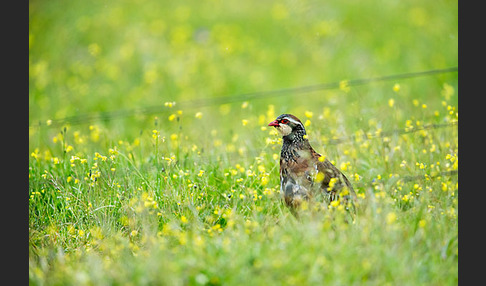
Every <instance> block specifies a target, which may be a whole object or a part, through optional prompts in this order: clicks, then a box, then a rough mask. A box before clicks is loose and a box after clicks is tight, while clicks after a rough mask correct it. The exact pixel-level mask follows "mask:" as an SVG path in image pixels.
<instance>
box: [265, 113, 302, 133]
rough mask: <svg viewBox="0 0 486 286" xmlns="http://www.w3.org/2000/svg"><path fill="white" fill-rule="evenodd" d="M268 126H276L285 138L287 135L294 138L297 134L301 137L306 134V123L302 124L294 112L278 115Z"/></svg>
mask: <svg viewBox="0 0 486 286" xmlns="http://www.w3.org/2000/svg"><path fill="white" fill-rule="evenodd" d="M268 126H273V127H275V129H277V131H278V132H280V134H281V135H282V137H284V138H285V137H287V138H289V139H293V138H294V137H295V136H296V135H299V137H301V136H303V135H305V134H306V133H305V128H304V124H302V122H301V121H300V119H299V118H297V117H295V116H294V115H292V114H282V115H280V116H279V117H277V119H275V120H274V121H272V122H270V123H269V124H268Z"/></svg>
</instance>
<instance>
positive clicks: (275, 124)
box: [268, 120, 280, 126]
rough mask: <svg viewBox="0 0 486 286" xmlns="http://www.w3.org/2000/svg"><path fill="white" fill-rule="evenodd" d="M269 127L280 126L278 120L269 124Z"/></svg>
mask: <svg viewBox="0 0 486 286" xmlns="http://www.w3.org/2000/svg"><path fill="white" fill-rule="evenodd" d="M268 126H280V124H278V121H277V120H274V121H272V122H270V123H268Z"/></svg>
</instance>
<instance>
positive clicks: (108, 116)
mask: <svg viewBox="0 0 486 286" xmlns="http://www.w3.org/2000/svg"><path fill="white" fill-rule="evenodd" d="M457 71H458V67H450V68H444V69H434V70H427V71H421V72H411V73H402V74H395V75H387V76H380V77H372V78H363V79H354V80H348V81H345V82H346V86H349V87H352V86H360V85H365V84H370V83H375V82H383V81H391V80H399V79H409V78H416V77H424V76H431V75H437V74H444V73H451V72H457ZM342 83H343V81H339V82H331V83H324V84H316V85H307V86H300V87H293V88H283V89H276V90H269V91H257V92H252V93H244V94H240V95H233V96H218V97H212V98H201V99H194V100H188V101H182V102H178V103H177V104H178V105H179V106H182V107H184V108H195V107H206V106H213V105H221V104H227V103H234V102H241V101H246V100H256V99H263V98H270V97H275V96H282V95H287V94H295V95H297V94H304V93H309V92H313V91H322V90H331V89H338V88H339V87H340V86H341V84H342ZM163 110H164V106H162V105H157V106H148V107H140V108H133V109H122V110H115V111H108V112H99V113H92V114H83V115H77V116H70V117H65V118H60V119H53V120H51V121H50V123H49V124H47V123H45V122H46V121H44V123H43V122H42V121H40V120H38V121H37V123H33V124H30V125H29V128H34V127H48V128H59V127H61V126H62V125H65V124H70V125H76V124H86V123H90V122H93V121H108V120H113V119H116V118H123V117H129V116H134V115H136V114H144V115H150V114H156V113H161V112H163Z"/></svg>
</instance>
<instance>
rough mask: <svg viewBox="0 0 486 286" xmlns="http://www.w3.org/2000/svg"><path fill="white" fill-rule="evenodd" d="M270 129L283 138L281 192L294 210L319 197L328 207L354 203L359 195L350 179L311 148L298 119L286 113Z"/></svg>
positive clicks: (271, 124) (270, 124)
mask: <svg viewBox="0 0 486 286" xmlns="http://www.w3.org/2000/svg"><path fill="white" fill-rule="evenodd" d="M268 126H273V127H274V128H275V129H276V130H277V131H278V132H279V133H280V135H282V139H283V142H282V150H281V152H280V190H281V194H283V198H284V201H285V204H286V205H287V206H288V207H289V208H290V209H291V211H295V210H296V209H298V208H299V206H300V205H301V204H302V202H304V201H307V202H309V201H310V200H311V199H317V198H318V197H319V196H322V197H323V198H324V199H325V200H326V201H327V203H329V204H330V203H331V202H332V201H334V200H339V202H340V203H341V202H342V203H343V205H350V204H348V203H351V204H352V203H353V201H354V200H355V199H356V193H355V191H354V189H353V187H352V185H351V183H350V182H349V180H348V178H347V177H346V176H345V175H344V174H343V173H342V172H341V171H340V170H339V169H338V168H337V167H336V166H334V165H333V164H332V163H331V162H330V161H329V160H328V159H327V158H325V157H324V156H322V155H321V154H319V153H317V152H316V151H315V150H314V148H312V146H311V145H310V143H309V140H308V139H307V133H306V130H305V127H304V124H302V121H300V119H299V118H297V117H296V116H295V115H292V114H288V113H285V114H282V115H280V116H278V117H277V118H276V119H275V120H274V121H272V122H270V123H269V124H268Z"/></svg>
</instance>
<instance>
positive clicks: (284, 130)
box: [276, 124, 292, 136]
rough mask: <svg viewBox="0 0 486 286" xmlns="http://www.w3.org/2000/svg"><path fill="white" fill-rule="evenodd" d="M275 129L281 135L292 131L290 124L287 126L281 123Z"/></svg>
mask: <svg viewBox="0 0 486 286" xmlns="http://www.w3.org/2000/svg"><path fill="white" fill-rule="evenodd" d="M276 129H277V131H278V132H280V134H282V136H287V135H289V134H290V133H292V128H290V126H288V125H286V124H281V125H280V126H278V127H277V128H276Z"/></svg>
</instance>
